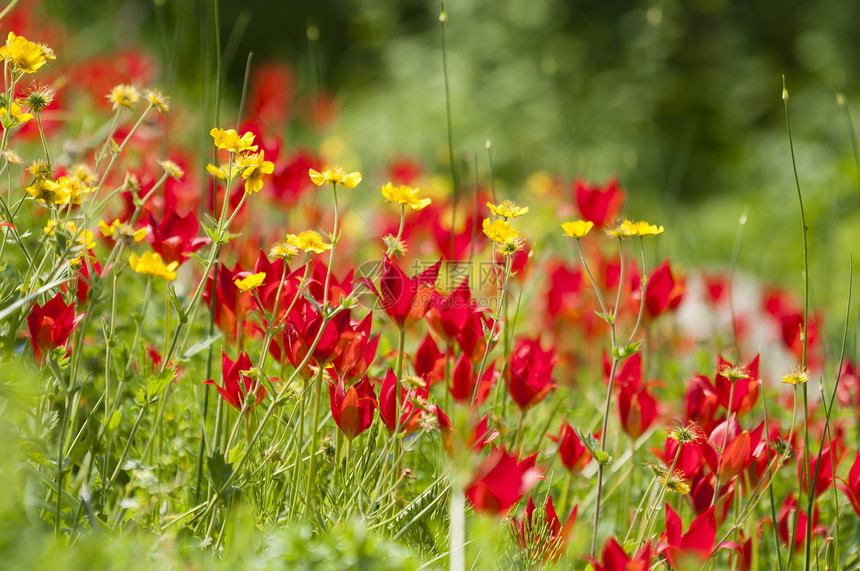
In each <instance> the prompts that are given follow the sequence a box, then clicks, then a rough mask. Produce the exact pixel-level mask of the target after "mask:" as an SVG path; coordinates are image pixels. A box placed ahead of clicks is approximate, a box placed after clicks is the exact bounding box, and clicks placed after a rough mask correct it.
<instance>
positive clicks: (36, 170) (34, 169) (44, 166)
mask: <svg viewBox="0 0 860 571" xmlns="http://www.w3.org/2000/svg"><path fill="white" fill-rule="evenodd" d="M27 172H28V173H30V174H31V175H33V176H34V177H36V178H42V179H48V178H53V177H54V170H53V169H52V168H51V165H49V164H48V161H46V160H45V159H36V160H35V161H33V162H32V163H30V165H29V166H28V167H27Z"/></svg>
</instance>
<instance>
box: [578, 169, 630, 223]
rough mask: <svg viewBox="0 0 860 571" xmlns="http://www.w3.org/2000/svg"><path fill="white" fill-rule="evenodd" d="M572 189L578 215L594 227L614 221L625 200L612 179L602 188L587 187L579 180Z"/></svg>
mask: <svg viewBox="0 0 860 571" xmlns="http://www.w3.org/2000/svg"><path fill="white" fill-rule="evenodd" d="M573 188H574V193H575V197H576V206H577V208H578V209H579V213H580V214H581V215H582V217H583V218H584V219H585V220H588V221H590V222H594V225H595V226H603V225H605V224H609V223H610V222H612V221H613V220H615V218H616V217H617V216H618V212H619V211H620V210H621V205H622V204H623V203H624V199H625V198H626V196H625V194H624V191H623V190H621V189H620V188H618V179H616V178H614V177H613V178H610V179H609V180H608V181H606V185H605V186H604V187H603V188H601V187H599V186H589V185H588V184H587V183H586V182H585V181H583V180H581V179H577V180H575V181H574V183H573Z"/></svg>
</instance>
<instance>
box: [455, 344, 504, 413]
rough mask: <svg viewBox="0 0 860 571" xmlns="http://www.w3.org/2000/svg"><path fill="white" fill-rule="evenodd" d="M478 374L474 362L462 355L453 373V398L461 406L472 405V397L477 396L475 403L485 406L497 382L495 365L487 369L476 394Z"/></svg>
mask: <svg viewBox="0 0 860 571" xmlns="http://www.w3.org/2000/svg"><path fill="white" fill-rule="evenodd" d="M476 375H477V372H476V371H474V370H473V368H472V361H470V360H469V359H468V358H467V357H466V355H460V358H459V359H457V362H456V364H455V365H454V370H453V371H452V372H451V387H450V390H451V396H452V397H454V400H455V401H457V402H458V403H460V404H470V403H471V402H472V395H473V394H475V395H476V396H475V402H476V403H477V404H479V405H480V404H483V403H484V401H485V400H487V397H488V396H489V395H490V389H492V388H493V384H494V383H495V381H496V371H495V366H494V364H493V363H490V365H489V366H488V367H487V369H486V370H485V371H484V374H483V375H481V381H480V383H478V385H479V386H478V389H477V393H475V384H476V382H477V379H476V378H475V377H476Z"/></svg>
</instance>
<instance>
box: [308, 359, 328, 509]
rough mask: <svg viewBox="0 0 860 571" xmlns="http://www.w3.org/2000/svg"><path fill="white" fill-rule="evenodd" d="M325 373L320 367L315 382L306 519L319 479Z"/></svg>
mask: <svg viewBox="0 0 860 571" xmlns="http://www.w3.org/2000/svg"><path fill="white" fill-rule="evenodd" d="M324 372H325V367H324V366H322V365H320V368H319V373H317V378H316V381H315V382H314V412H313V417H312V418H313V428H311V463H310V466H309V467H308V486H307V488H306V490H305V510H304V514H305V517H307V516H308V515H310V513H311V512H312V510H313V503H314V502H313V499H314V486H315V485H316V479H317V452H318V448H319V425H320V401H321V400H322V385H323V382H324V381H323V373H324Z"/></svg>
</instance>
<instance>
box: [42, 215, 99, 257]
mask: <svg viewBox="0 0 860 571" xmlns="http://www.w3.org/2000/svg"><path fill="white" fill-rule="evenodd" d="M57 226H59V227H60V228H62V229H64V230H65V231H66V232H67V233H69V234H70V235H71V236H74V235H75V234H76V233H77V231H78V226H77V224H75V222H74V221H73V220H70V221H68V222H64V223H63V224H58V223H57V221H56V220H48V223H47V224H46V225H45V228H44V230H45V234H47V235H48V236H53V235H54V230H56V228H57ZM94 238H95V236H93V233H92V232H90V231H89V230H84V231H83V232H81V235H80V236H78V242H80V244H81V245H82V246H84V247H85V248H86V249H87V250H92V249H93V248H95V247H96V242H95V240H94Z"/></svg>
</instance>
